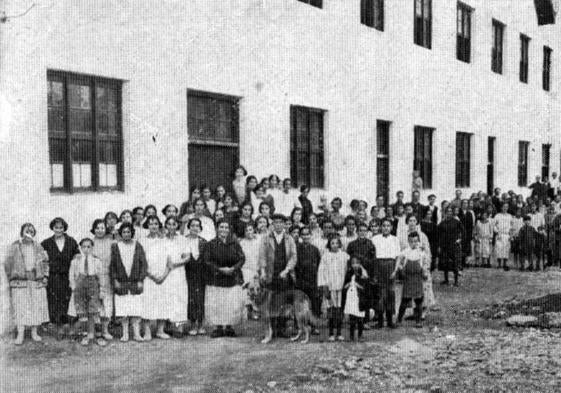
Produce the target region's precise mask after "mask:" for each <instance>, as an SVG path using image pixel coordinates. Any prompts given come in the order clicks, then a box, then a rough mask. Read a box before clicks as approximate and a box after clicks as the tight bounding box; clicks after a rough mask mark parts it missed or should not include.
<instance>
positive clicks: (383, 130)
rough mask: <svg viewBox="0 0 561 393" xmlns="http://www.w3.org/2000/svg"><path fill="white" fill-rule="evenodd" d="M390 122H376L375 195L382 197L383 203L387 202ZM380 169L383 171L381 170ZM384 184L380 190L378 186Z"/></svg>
mask: <svg viewBox="0 0 561 393" xmlns="http://www.w3.org/2000/svg"><path fill="white" fill-rule="evenodd" d="M391 124H392V123H391V122H390V121H387V120H380V119H378V120H377V121H376V195H377V196H380V195H382V196H383V197H384V201H385V202H386V203H387V202H388V200H387V199H388V197H389V189H390V178H389V172H390V152H391V145H390V128H391ZM382 167H383V168H385V170H382ZM381 183H382V184H385V190H380V189H379V188H378V186H379V185H380V184H381Z"/></svg>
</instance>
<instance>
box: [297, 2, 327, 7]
mask: <svg viewBox="0 0 561 393" xmlns="http://www.w3.org/2000/svg"><path fill="white" fill-rule="evenodd" d="M298 1H299V2H301V3H306V4H309V5H311V6H314V7H318V8H322V7H323V0H298Z"/></svg>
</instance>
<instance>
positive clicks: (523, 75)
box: [520, 34, 530, 83]
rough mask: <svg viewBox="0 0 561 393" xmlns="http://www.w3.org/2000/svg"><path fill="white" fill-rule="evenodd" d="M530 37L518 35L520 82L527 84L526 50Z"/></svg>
mask: <svg viewBox="0 0 561 393" xmlns="http://www.w3.org/2000/svg"><path fill="white" fill-rule="evenodd" d="M529 47H530V37H528V36H526V35H524V34H520V82H523V83H528V50H529Z"/></svg>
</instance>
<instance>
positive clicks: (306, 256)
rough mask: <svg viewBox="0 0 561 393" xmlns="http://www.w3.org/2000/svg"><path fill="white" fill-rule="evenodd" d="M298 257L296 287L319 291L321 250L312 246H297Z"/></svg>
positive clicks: (295, 270)
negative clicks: (318, 278) (318, 279)
mask: <svg viewBox="0 0 561 393" xmlns="http://www.w3.org/2000/svg"><path fill="white" fill-rule="evenodd" d="M296 256H297V262H296V267H295V268H294V273H295V275H296V286H297V287H298V288H299V289H302V290H310V289H312V288H313V289H317V275H318V267H319V263H320V261H321V255H320V253H319V250H318V249H317V247H316V246H314V245H312V244H305V243H299V244H297V245H296Z"/></svg>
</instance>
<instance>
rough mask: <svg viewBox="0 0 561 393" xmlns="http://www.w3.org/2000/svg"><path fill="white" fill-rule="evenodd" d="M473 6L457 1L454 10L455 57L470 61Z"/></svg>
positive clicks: (465, 61)
mask: <svg viewBox="0 0 561 393" xmlns="http://www.w3.org/2000/svg"><path fill="white" fill-rule="evenodd" d="M472 13H473V8H472V7H470V6H468V5H467V4H464V3H462V2H458V5H457V10H456V59H458V60H460V61H463V62H464V63H471V36H472V29H471V20H472Z"/></svg>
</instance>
